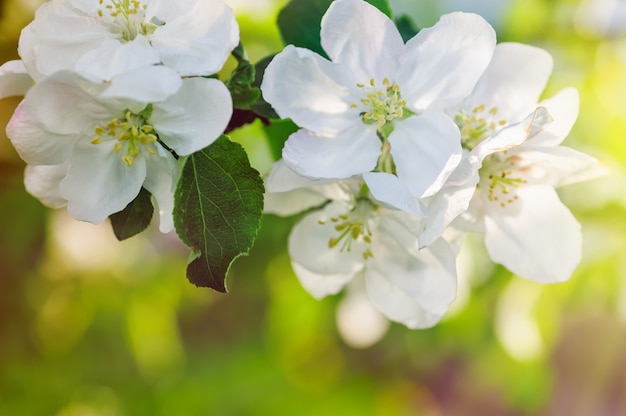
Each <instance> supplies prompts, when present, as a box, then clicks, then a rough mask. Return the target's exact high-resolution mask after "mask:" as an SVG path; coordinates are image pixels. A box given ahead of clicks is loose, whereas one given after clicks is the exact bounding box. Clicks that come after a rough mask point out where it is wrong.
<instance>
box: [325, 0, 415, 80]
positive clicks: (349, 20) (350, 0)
mask: <svg viewBox="0 0 626 416" xmlns="http://www.w3.org/2000/svg"><path fill="white" fill-rule="evenodd" d="M321 40H322V47H323V48H324V51H326V53H327V54H328V56H329V57H330V58H331V60H332V61H333V62H335V63H339V64H342V65H345V66H347V67H348V68H350V71H351V72H352V73H353V74H354V76H355V77H356V78H357V79H358V80H359V81H360V82H361V83H367V82H369V80H370V79H372V78H374V79H376V80H378V81H382V80H383V78H385V77H389V78H393V76H394V74H395V73H396V71H397V68H398V59H399V57H400V55H401V54H402V52H403V49H404V42H403V41H402V37H401V36H400V33H399V32H398V29H396V26H395V25H394V23H393V22H392V21H391V19H389V18H388V17H387V16H386V15H385V14H383V13H382V12H381V11H380V10H378V9H377V8H376V7H374V6H372V5H371V4H369V3H367V2H365V1H362V0H336V1H335V2H333V3H332V4H331V5H330V7H329V8H328V11H327V12H326V14H325V15H324V17H323V18H322V30H321Z"/></svg>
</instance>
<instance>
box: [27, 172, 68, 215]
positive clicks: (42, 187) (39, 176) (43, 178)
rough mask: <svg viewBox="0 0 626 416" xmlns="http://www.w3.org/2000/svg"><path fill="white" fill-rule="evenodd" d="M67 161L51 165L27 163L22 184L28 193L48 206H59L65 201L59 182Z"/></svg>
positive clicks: (65, 203) (62, 176) (62, 205)
mask: <svg viewBox="0 0 626 416" xmlns="http://www.w3.org/2000/svg"><path fill="white" fill-rule="evenodd" d="M67 166H68V164H67V163H64V164H62V165H51V166H46V165H42V166H32V165H27V166H26V170H25V171H24V185H25V186H26V190H27V191H28V193H29V194H31V195H32V196H34V197H35V198H37V199H39V200H40V201H41V202H42V203H43V204H44V205H46V206H48V207H50V208H61V207H64V206H65V205H67V201H66V200H65V198H63V196H62V195H61V188H60V186H59V185H60V183H61V181H62V180H63V178H65V174H66V173H67Z"/></svg>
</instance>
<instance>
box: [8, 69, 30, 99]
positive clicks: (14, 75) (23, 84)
mask: <svg viewBox="0 0 626 416" xmlns="http://www.w3.org/2000/svg"><path fill="white" fill-rule="evenodd" d="M32 86H33V79H32V78H31V77H30V75H28V73H27V72H26V67H25V66H24V62H22V61H20V60H15V61H8V62H5V63H4V64H3V65H2V66H0V99H2V98H5V97H12V96H15V95H24V94H26V91H28V89H29V88H30V87H32Z"/></svg>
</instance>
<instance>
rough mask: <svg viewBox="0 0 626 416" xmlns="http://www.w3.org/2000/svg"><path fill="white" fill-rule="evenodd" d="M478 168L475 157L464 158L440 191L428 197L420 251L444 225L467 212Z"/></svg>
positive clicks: (437, 236)
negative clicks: (429, 198)
mask: <svg viewBox="0 0 626 416" xmlns="http://www.w3.org/2000/svg"><path fill="white" fill-rule="evenodd" d="M480 164H481V163H480V161H479V159H478V158H477V157H476V156H475V155H473V154H469V155H466V156H465V157H464V158H463V159H462V160H461V163H460V164H459V166H458V167H457V168H456V169H455V170H454V172H453V173H452V175H450V177H449V178H448V180H447V181H446V184H445V185H444V187H443V188H441V190H440V191H439V192H437V193H436V194H435V195H434V196H433V197H432V199H431V200H430V202H429V203H428V215H427V217H426V227H425V230H424V232H423V233H422V234H421V235H420V246H421V247H425V246H428V245H430V244H432V243H433V242H434V241H435V240H437V239H438V238H440V237H441V236H442V234H443V233H444V231H445V230H446V228H447V227H448V225H450V223H452V221H454V219H455V218H457V217H458V216H459V215H461V214H462V213H463V212H465V211H466V210H467V209H468V207H469V205H470V201H471V200H472V197H473V196H474V193H475V191H476V185H477V184H478V181H479V180H480V176H479V174H478V170H479V169H480Z"/></svg>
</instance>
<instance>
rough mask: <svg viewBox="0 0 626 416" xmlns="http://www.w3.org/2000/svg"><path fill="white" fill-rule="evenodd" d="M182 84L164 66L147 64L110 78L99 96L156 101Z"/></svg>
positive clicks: (176, 76) (141, 101)
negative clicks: (109, 81)
mask: <svg viewBox="0 0 626 416" xmlns="http://www.w3.org/2000/svg"><path fill="white" fill-rule="evenodd" d="M181 85H182V80H181V78H180V76H179V75H178V74H177V73H176V72H174V71H172V70H171V69H168V68H166V67H164V66H147V67H141V68H138V69H135V70H133V71H128V72H124V73H123V74H120V75H117V76H116V77H114V78H113V79H112V80H111V83H110V85H109V87H108V88H107V89H106V90H104V92H103V93H102V94H100V96H101V97H105V98H120V99H129V100H133V101H137V102H140V103H142V109H143V107H145V104H146V103H156V102H160V101H163V100H165V99H166V98H168V97H169V96H171V95H173V94H174V93H176V92H177V91H178V90H179V89H180V87H181Z"/></svg>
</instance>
